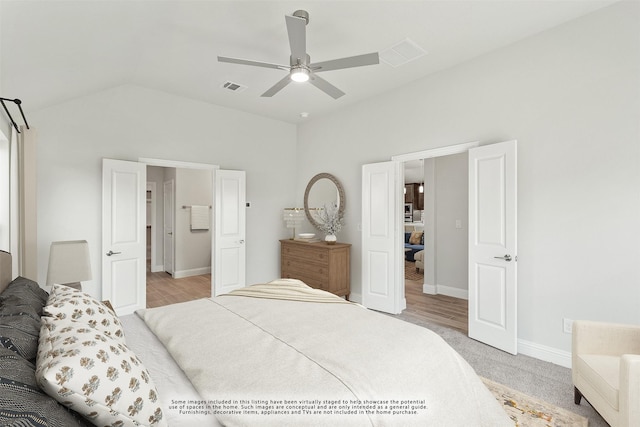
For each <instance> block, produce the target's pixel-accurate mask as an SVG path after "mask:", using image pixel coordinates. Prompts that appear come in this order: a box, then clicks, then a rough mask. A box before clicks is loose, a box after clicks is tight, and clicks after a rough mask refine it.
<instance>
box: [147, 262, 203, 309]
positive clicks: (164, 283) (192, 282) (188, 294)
mask: <svg viewBox="0 0 640 427" xmlns="http://www.w3.org/2000/svg"><path fill="white" fill-rule="evenodd" d="M210 296H211V274H203V275H201V276H191V277H184V278H182V279H174V278H173V277H172V276H171V275H170V274H169V273H165V272H164V271H162V272H158V273H151V272H150V271H147V308H153V307H160V306H163V305H169V304H175V303H177V302H185V301H191V300H194V299H199V298H208V297H210Z"/></svg>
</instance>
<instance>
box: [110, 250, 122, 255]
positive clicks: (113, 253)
mask: <svg viewBox="0 0 640 427" xmlns="http://www.w3.org/2000/svg"><path fill="white" fill-rule="evenodd" d="M121 253H122V252H113V251H109V252H107V256H111V255H117V254H121Z"/></svg>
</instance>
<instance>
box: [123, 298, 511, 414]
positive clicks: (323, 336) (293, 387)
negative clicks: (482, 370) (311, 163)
mask: <svg viewBox="0 0 640 427" xmlns="http://www.w3.org/2000/svg"><path fill="white" fill-rule="evenodd" d="M140 316H141V317H142V318H143V319H144V320H145V322H146V323H147V325H148V326H149V328H150V329H151V330H152V331H153V332H154V333H155V334H156V335H157V337H158V338H159V339H160V341H162V343H163V344H164V345H165V347H166V348H167V349H168V350H169V352H170V353H171V355H172V356H173V358H174V359H175V360H176V362H177V363H178V364H179V365H180V367H181V368H182V370H183V371H184V372H185V373H186V375H187V376H188V377H189V378H190V380H191V382H192V384H193V385H194V386H195V389H196V390H197V391H198V393H199V395H200V396H202V399H205V400H209V401H210V403H211V404H212V405H214V406H212V407H213V408H214V409H216V408H217V409H221V410H222V411H221V412H222V413H219V414H217V417H218V419H219V421H220V422H221V423H222V424H223V425H225V426H283V425H295V426H326V425H340V426H349V425H354V426H396V425H397V426H447V427H448V426H490V427H499V426H503V425H504V426H512V425H513V423H512V422H511V421H510V419H509V418H508V417H507V416H506V414H505V412H504V411H503V410H502V408H501V407H500V405H499V404H498V403H497V401H496V400H495V398H494V397H493V396H492V395H491V393H490V392H489V391H488V390H487V389H486V387H485V386H484V385H483V384H482V382H481V381H480V379H479V378H478V376H477V375H476V374H475V372H474V371H473V369H472V368H471V367H470V366H469V365H468V363H467V362H466V361H464V360H463V359H462V357H460V356H459V355H458V354H457V353H456V352H455V351H454V350H453V349H452V348H451V347H450V346H449V345H447V344H446V343H445V342H444V341H443V340H442V339H441V338H440V337H439V336H437V335H436V334H435V333H433V332H431V331H429V330H428V329H425V328H421V327H418V326H416V325H412V324H409V323H406V322H402V321H400V320H396V319H392V318H389V317H387V316H384V315H381V314H379V313H375V312H371V311H369V310H366V309H364V308H362V307H360V306H357V305H355V304H324V303H316V302H300V301H291V300H278V299H265V298H251V297H246V296H228V295H227V296H220V297H217V298H211V299H201V300H196V301H191V302H187V303H182V304H174V305H171V306H166V307H159V308H155V309H148V310H145V311H143V312H141V313H140ZM127 341H128V342H129V338H127ZM143 361H144V362H145V363H147V361H146V360H144V359H143ZM177 394H179V393H177ZM178 399H182V398H180V397H178ZM271 400H287V401H291V402H292V403H293V406H292V405H289V404H287V403H283V404H282V408H280V409H281V410H283V411H287V407H289V410H290V412H291V411H293V410H295V409H300V408H306V409H307V410H309V411H310V412H313V409H312V408H315V410H316V411H318V412H320V413H318V414H309V413H304V412H303V413H300V414H291V413H289V414H275V415H265V414H261V413H260V408H261V407H262V408H264V405H262V406H261V405H260V403H259V402H263V401H266V402H267V406H270V402H269V401H271ZM324 400H330V401H333V402H336V401H339V402H341V403H338V404H336V407H335V408H334V410H333V412H332V413H329V408H325V409H323V408H322V406H321V405H322V402H323V401H324ZM241 401H247V402H249V404H248V405H245V409H246V408H249V410H250V411H253V410H257V411H258V413H257V414H246V413H244V414H242V413H241V414H234V413H228V412H242V411H243V409H242V408H243V407H242V406H240V405H239V403H240V402H241ZM393 401H397V402H398V405H400V406H401V407H400V408H398V410H399V411H400V412H404V411H405V407H406V408H407V409H408V410H409V411H411V408H412V407H415V408H417V409H416V412H417V413H416V414H402V413H399V414H380V413H376V410H373V411H369V412H373V413H368V412H366V411H365V409H367V408H369V409H371V405H367V403H366V402H374V403H375V404H377V405H378V408H377V409H378V410H384V406H383V404H384V402H388V404H389V405H393V404H394V403H393ZM402 401H412V402H416V403H417V404H418V405H417V406H414V405H412V404H406V405H402ZM224 402H228V405H227V406H220V405H221V404H223V403H224ZM357 402H360V403H357ZM421 402H423V403H424V406H421V405H420V404H421ZM235 403H238V405H235ZM215 405H217V406H215ZM423 408H424V409H423ZM270 409H272V410H273V409H276V410H277V408H275V407H271V408H270ZM345 411H346V412H352V411H355V412H356V413H355V414H347V413H345ZM225 412H227V413H225ZM245 412H246V411H245ZM194 425H195V424H194ZM198 425H200V424H198Z"/></svg>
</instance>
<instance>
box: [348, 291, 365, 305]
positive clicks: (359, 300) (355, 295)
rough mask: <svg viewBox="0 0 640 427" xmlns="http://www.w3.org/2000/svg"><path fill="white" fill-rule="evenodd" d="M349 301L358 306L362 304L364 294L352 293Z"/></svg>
mask: <svg viewBox="0 0 640 427" xmlns="http://www.w3.org/2000/svg"><path fill="white" fill-rule="evenodd" d="M349 301H351V302H357V303H358V304H362V294H360V293H358V292H351V293H350V294H349Z"/></svg>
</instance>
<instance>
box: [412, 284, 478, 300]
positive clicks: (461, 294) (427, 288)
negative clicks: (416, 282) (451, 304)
mask: <svg viewBox="0 0 640 427" xmlns="http://www.w3.org/2000/svg"><path fill="white" fill-rule="evenodd" d="M422 292H424V293H425V294H429V295H447V296H450V297H454V298H460V299H469V291H467V290H464V289H460V288H454V287H453V286H445V285H430V284H428V283H425V284H423V285H422Z"/></svg>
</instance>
